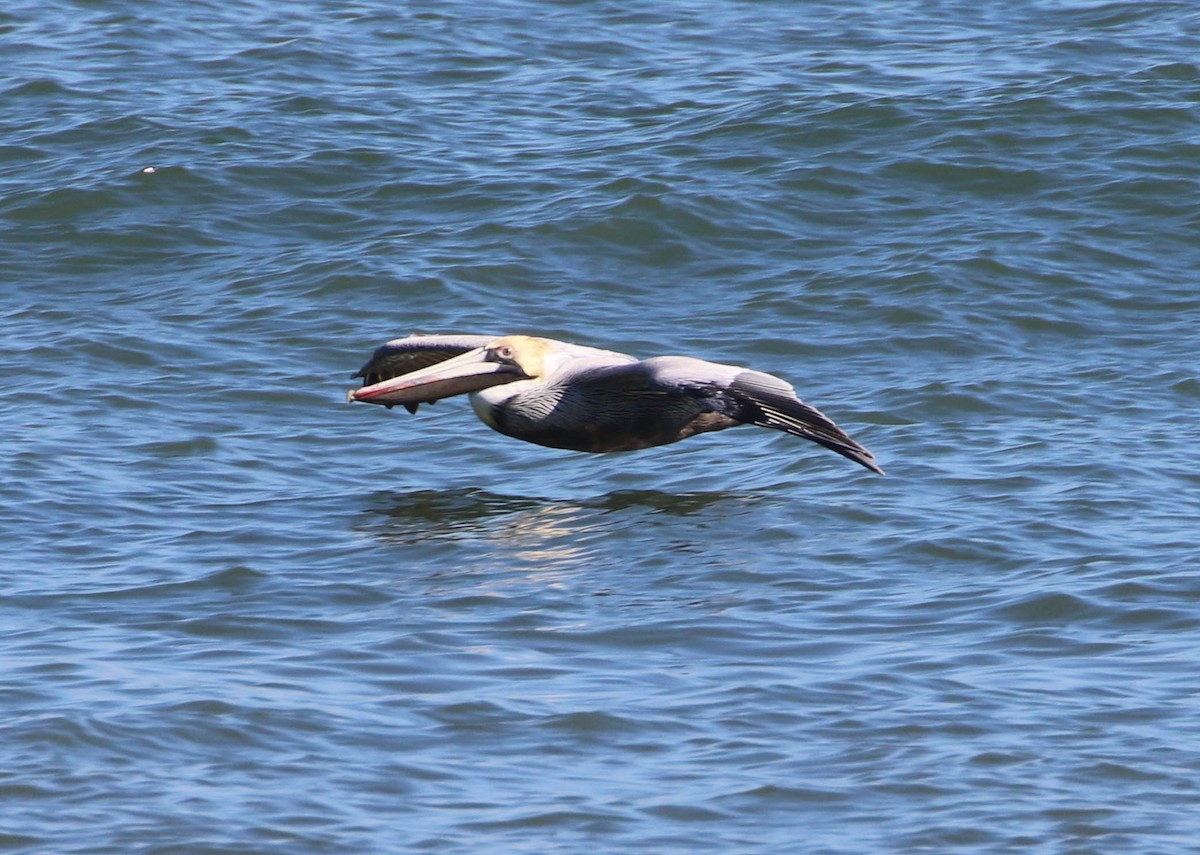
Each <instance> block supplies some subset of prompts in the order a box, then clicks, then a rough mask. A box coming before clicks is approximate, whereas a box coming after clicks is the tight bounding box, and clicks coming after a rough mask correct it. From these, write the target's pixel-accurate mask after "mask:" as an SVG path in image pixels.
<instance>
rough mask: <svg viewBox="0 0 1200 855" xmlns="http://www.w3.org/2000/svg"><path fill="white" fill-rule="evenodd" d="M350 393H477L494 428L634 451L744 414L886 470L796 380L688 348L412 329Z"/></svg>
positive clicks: (368, 399)
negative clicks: (642, 355)
mask: <svg viewBox="0 0 1200 855" xmlns="http://www.w3.org/2000/svg"><path fill="white" fill-rule="evenodd" d="M354 376H355V377H362V378H363V385H362V387H361V388H358V389H352V390H351V391H350V392H349V394H348V395H347V399H348V400H349V401H351V402H353V401H362V402H365V403H369V404H383V405H384V406H386V407H388V408H391V407H393V406H395V405H396V404H400V405H403V406H404V407H405V408H407V409H408V410H409V412H412V413H415V412H416V411H417V407H418V406H419V405H420V404H426V403H433V402H434V401H437V400H440V399H442V398H449V397H451V396H453V395H462V394H469V395H470V399H471V405H472V407H473V408H474V410H475V412H476V414H477V415H478V416H479V418H480V419H481V420H482V421H483V422H484V423H485V424H487V425H488V427H490V428H492V429H493V430H495V431H497V432H499V433H502V434H504V435H505V436H511V437H514V438H516V439H522V440H525V441H526V442H532V443H536V444H537V445H544V446H549V447H550V448H565V449H570V450H572V451H588V452H600V453H602V452H609V451H635V450H637V449H641V448H652V447H654V446H658V445H667V444H669V443H672V442H678V441H679V440H681V439H686V438H687V437H689V436H693V435H695V434H698V433H706V432H708V431H717V430H724V429H725V428H728V427H733V426H734V425H740V424H751V425H758V426H760V427H766V428H773V429H775V430H781V431H784V432H786V433H790V434H793V435H794V436H801V437H804V438H805V439H809V440H812V441H813V442H816V443H819V444H820V445H823V446H825V447H826V448H829V449H832V450H833V451H836V452H837V453H838V454H841V455H843V456H845V457H848V458H849V459H851V460H853V461H854V462H855V463H858V464H861V465H862V466H865V467H866V468H867V469H870V470H871V471H872V472H876V473H878V474H880V475H882V474H883V470H882V469H881V468H880V467H879V464H878V463H876V462H875V455H873V454H872V453H871V452H870V451H868V450H867V449H866V448H864V447H863V446H862V445H860V444H858V443H857V442H855V441H854V440H853V439H851V438H850V437H849V436H848V435H847V434H846V432H845V431H843V430H842V429H841V428H840V427H838V426H837V425H836V424H834V423H833V421H831V420H830V419H829V418H828V417H827V416H825V415H824V414H823V413H821V412H820V411H819V410H817V409H816V408H814V407H811V406H809V405H808V404H806V403H804V402H803V401H801V400H800V399H799V398H798V397H797V396H796V391H795V390H794V389H793V388H792V387H791V386H790V385H789V384H788V383H786V382H784V381H783V380H780V379H779V378H778V377H774V376H772V375H770V374H764V373H762V372H761V371H752V370H750V369H747V368H738V367H735V366H732V365H721V364H719V363H716V362H706V361H704V360H702V359H693V358H692V357H689V356H657V357H654V358H651V359H644V360H638V359H635V358H634V357H632V356H627V355H625V354H623V353H614V352H612V351H609V350H599V349H597V348H593V347H583V346H581V345H577V344H568V343H566V342H561V341H555V340H553V339H548V338H534V337H531V336H523V335H510V336H504V337H501V338H493V337H491V336H479V335H414V336H409V337H408V338H398V339H395V340H394V341H389V342H388V343H386V344H384V345H382V346H380V347H379V348H378V349H376V351H375V353H374V354H373V355H372V356H371V358H370V360H369V361H368V362H367V364H366V365H364V366H363V367H362V368H361V369H360V370H359V371H358V373H357V374H355V375H354Z"/></svg>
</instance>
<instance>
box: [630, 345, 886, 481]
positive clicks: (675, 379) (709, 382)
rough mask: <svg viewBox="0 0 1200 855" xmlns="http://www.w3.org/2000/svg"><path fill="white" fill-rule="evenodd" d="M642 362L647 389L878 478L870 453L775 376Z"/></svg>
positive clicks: (676, 360) (671, 359)
mask: <svg viewBox="0 0 1200 855" xmlns="http://www.w3.org/2000/svg"><path fill="white" fill-rule="evenodd" d="M641 364H642V365H643V366H645V368H646V369H647V375H646V376H647V381H648V386H649V387H650V388H651V389H657V390H661V391H664V392H668V393H673V394H677V395H680V394H681V395H687V396H690V397H692V398H694V399H696V400H698V401H699V402H700V403H701V405H702V407H703V409H704V410H705V411H706V412H712V413H717V414H719V415H722V416H725V417H727V418H729V419H732V420H733V421H734V422H736V423H741V424H752V425H758V426H759V427H765V428H772V429H774V430H781V431H784V432H785V433H790V434H792V435H793V436H801V437H804V438H805V439H809V440H812V441H813V442H815V443H818V444H819V445H823V446H825V447H826V448H828V449H830V450H832V451H836V452H837V453H838V454H840V455H842V456H843V457H847V458H849V459H850V460H853V461H854V462H855V463H858V464H860V465H862V466H865V467H866V468H867V469H870V470H871V471H872V472H876V473H878V474H880V475H882V474H883V469H881V468H880V466H879V464H878V463H877V462H876V461H875V455H874V454H872V453H871V452H870V451H868V450H867V449H866V448H865V447H863V446H862V445H860V444H859V443H858V442H855V441H854V440H853V439H851V438H850V436H849V435H848V434H847V433H846V432H845V431H844V430H842V429H841V428H840V427H838V426H837V425H836V424H834V422H833V420H832V419H830V418H829V417H828V416H826V415H825V414H824V413H822V412H821V411H820V410H818V409H817V408H816V407H813V406H810V405H809V404H806V403H804V402H803V401H801V400H800V398H799V397H798V396H797V395H796V390H795V389H793V388H792V386H791V385H790V384H789V383H787V382H785V381H783V380H780V379H779V378H778V377H775V376H773V375H771V374H764V373H763V372H761V371H752V370H750V369H746V368H736V367H734V366H731V365H720V364H717V363H713V362H705V361H703V360H700V359H692V358H690V357H683V356H666V357H657V358H655V359H647V360H645V361H644V362H643V363H641Z"/></svg>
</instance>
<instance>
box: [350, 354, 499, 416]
mask: <svg viewBox="0 0 1200 855" xmlns="http://www.w3.org/2000/svg"><path fill="white" fill-rule="evenodd" d="M495 340H496V337H495V336H489V335H410V336H408V337H407V338H397V339H393V340H391V341H389V342H387V343H386V344H381V345H380V346H379V347H377V348H376V349H375V352H374V353H372V354H371V358H370V359H368V360H367V364H366V365H364V366H363V367H362V368H360V369H358V371H357V372H356V373H355V374H353V375H351V376H352V377H361V378H363V385H364V386H372V385H374V384H375V383H382V382H383V381H384V380H391V379H392V378H393V377H400V376H402V375H404V374H408V373H410V372H412V371H418V370H420V369H422V368H428V367H429V366H430V365H436V364H437V363H439V362H445V361H446V360H447V359H452V358H453V357H455V356H458V355H459V354H462V353H466V352H468V351H471V350H474V349H475V348H477V347H484V346H485V345H487V344H490V343H491V342H493V341H495ZM404 406H405V408H406V409H407V410H408V411H409V412H410V413H415V412H416V411H417V405H416V404H405V405H404Z"/></svg>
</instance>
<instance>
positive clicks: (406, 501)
mask: <svg viewBox="0 0 1200 855" xmlns="http://www.w3.org/2000/svg"><path fill="white" fill-rule="evenodd" d="M762 498H764V497H762V496H758V495H756V494H753V493H746V492H732V491H713V492H693V493H670V492H663V491H659V490H617V491H614V492H611V493H607V494H604V495H601V496H597V497H595V498H591V499H582V500H562V499H551V498H538V497H529V496H510V495H504V494H500V493H494V492H490V491H487V490H482V489H467V490H462V489H455V490H416V491H412V492H406V493H399V492H385V493H376V494H375V495H374V496H373V497H372V500H371V507H370V516H369V518H368V519H366V520H364V521H363V522H362V523H361V524H360V525H359V526H358V528H359V530H360V531H361V532H363V533H364V534H367V535H369V536H370V537H372V538H375V539H377V540H378V541H381V542H383V543H386V544H392V545H409V546H419V545H432V544H438V543H448V542H455V543H457V544H459V545H460V546H461V545H462V544H463V542H470V541H478V542H479V545H480V546H481V547H482V548H483V550H484V554H483V555H481V556H479V558H480V559H486V558H489V557H490V558H491V559H493V560H494V559H497V558H501V556H503V558H501V560H504V561H510V562H512V563H515V564H519V565H533V566H537V567H539V568H543V569H548V568H549V567H551V566H556V567H559V568H562V567H565V566H567V565H572V564H575V563H577V562H580V561H585V560H590V559H593V558H596V557H597V556H598V554H599V553H600V551H601V550H602V548H603V544H604V541H605V539H606V537H607V536H608V535H610V534H611V533H612V532H614V531H615V530H617V529H628V528H630V527H631V526H635V525H642V524H645V523H646V521H647V520H648V519H649V518H651V517H668V518H675V517H693V516H695V515H699V514H703V513H705V512H708V511H711V510H713V509H717V508H720V507H721V506H723V505H733V506H737V511H736V514H737V515H741V514H742V513H746V512H747V511H746V509H745V505H747V504H749V503H754V502H757V501H759V500H761V499H762ZM686 528H687V530H688V532H693V531H694V521H689V523H688V525H687V526H686ZM660 534H661V532H660ZM625 540H626V541H627V542H628V540H629V538H628V537H627V538H625ZM633 540H634V542H637V541H638V540H640V538H636V537H635V538H633ZM670 540H675V538H670ZM678 540H679V541H680V542H679V543H677V544H673V545H672V548H674V547H676V546H678V547H680V548H687V543H688V541H689V540H690V538H687V537H681V538H679V539H678ZM658 547H659V548H661V547H662V543H661V542H660V543H659V544H658ZM459 554H461V551H460V553H459ZM609 560H612V559H611V557H610V559H609Z"/></svg>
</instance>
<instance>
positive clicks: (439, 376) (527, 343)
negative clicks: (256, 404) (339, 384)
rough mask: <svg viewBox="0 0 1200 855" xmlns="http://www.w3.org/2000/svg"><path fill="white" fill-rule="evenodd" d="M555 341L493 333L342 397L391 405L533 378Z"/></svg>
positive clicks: (541, 374)
mask: <svg viewBox="0 0 1200 855" xmlns="http://www.w3.org/2000/svg"><path fill="white" fill-rule="evenodd" d="M554 344H555V342H552V341H550V340H548V339H543V338H533V337H531V336H524V335H510V336H505V337H504V338H498V339H496V340H495V341H493V342H491V343H490V344H487V345H484V346H483V347H477V348H475V349H474V350H469V351H467V352H466V353H463V354H461V355H459V356H456V357H454V358H453V359H447V360H446V361H444V362H438V363H436V364H434V365H430V366H428V367H426V368H419V369H417V370H416V371H410V372H409V373H407V374H401V375H400V376H399V377H393V378H391V379H388V380H383V381H381V382H379V383H372V384H370V385H368V386H363V387H361V388H359V389H352V390H350V392H349V394H348V395H347V400H349V401H351V402H353V401H362V402H364V403H368V404H383V405H385V406H388V407H391V406H394V405H395V404H403V405H404V406H405V407H408V408H409V409H415V408H416V405H417V404H425V403H432V402H434V401H439V400H441V399H442V398H449V397H452V396H454V395H463V394H467V393H474V392H481V391H483V390H484V389H487V388H490V387H492V386H499V385H501V384H504V383H512V382H514V381H517V380H537V379H540V378H542V377H544V376H545V375H546V371H547V368H549V367H550V365H549V363H551V362H553V359H552V357H553V355H554Z"/></svg>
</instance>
